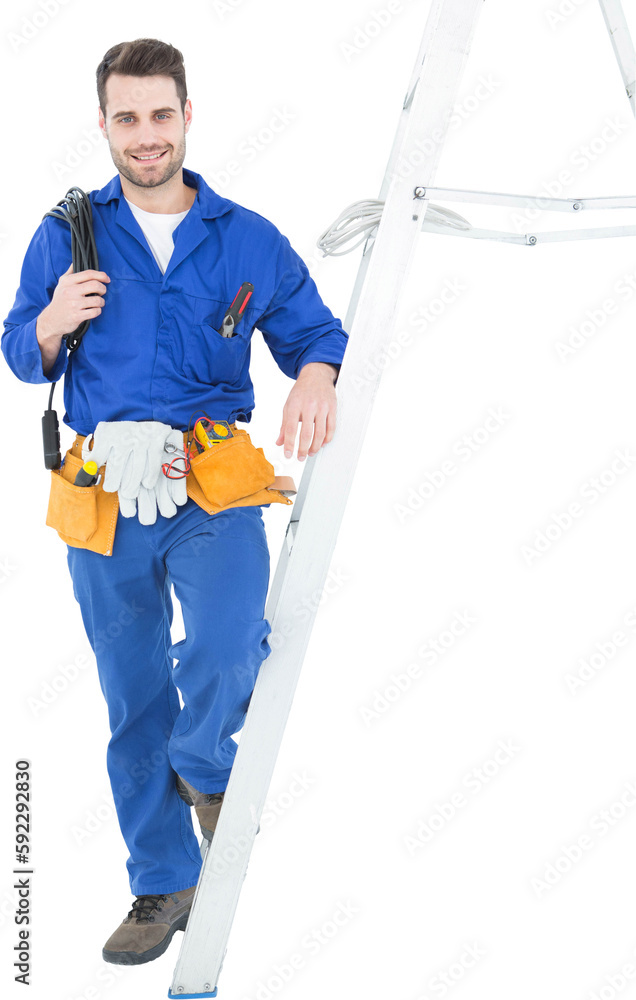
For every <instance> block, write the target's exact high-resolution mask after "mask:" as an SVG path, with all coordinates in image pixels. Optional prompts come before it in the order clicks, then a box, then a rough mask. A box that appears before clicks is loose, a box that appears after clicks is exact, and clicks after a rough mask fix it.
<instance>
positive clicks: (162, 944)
mask: <svg viewBox="0 0 636 1000" xmlns="http://www.w3.org/2000/svg"><path fill="white" fill-rule="evenodd" d="M189 916H190V910H188V911H187V913H183V914H182V915H181V916H180V917H179V918H178V919H177V920H175V922H174V923H173V924H171V925H170V928H169V930H168V932H167V934H166V936H165V938H164V939H163V940H162V941H159V943H158V944H156V945H155V946H154V948H149V949H148V951H141V952H138V951H106V949H105V948H102V958H103V959H104V961H105V962H110V963H111V965H143V964H144V963H145V962H152V961H153V959H155V958H159V956H160V955H163V953H164V951H166V950H167V948H168V945H169V944H170V942H171V941H172V938H173V937H174V934H175V932H176V931H184V930H185V929H186V925H187V923H188V917H189Z"/></svg>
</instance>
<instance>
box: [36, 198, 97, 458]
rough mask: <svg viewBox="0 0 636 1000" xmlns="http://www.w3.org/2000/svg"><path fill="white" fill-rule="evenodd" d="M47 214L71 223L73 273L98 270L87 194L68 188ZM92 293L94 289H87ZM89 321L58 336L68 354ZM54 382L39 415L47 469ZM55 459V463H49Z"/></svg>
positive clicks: (55, 454) (51, 453) (51, 454)
mask: <svg viewBox="0 0 636 1000" xmlns="http://www.w3.org/2000/svg"><path fill="white" fill-rule="evenodd" d="M47 215H50V216H52V218H54V219H61V220H62V221H63V222H68V224H69V226H70V227H71V257H72V260H73V274H77V273H78V272H79V271H87V270H94V271H98V270H99V262H98V259H97V247H96V245H95V234H94V232H93V210H92V207H91V202H90V198H89V197H88V195H87V194H86V193H85V192H84V191H82V189H81V188H78V187H72V188H70V189H69V190H68V191H67V192H66V194H65V196H64V197H63V198H62V200H61V201H58V203H57V205H55V207H54V208H52V209H51V210H50V211H49V212H45V213H44V215H43V216H42V220H44V219H46V217H47ZM91 294H92V295H96V294H97V293H96V292H91ZM89 325H90V320H89V319H87V320H84V322H83V323H80V325H79V326H78V327H77V329H76V330H74V331H73V332H72V333H65V334H63V336H62V340H65V341H66V346H67V347H68V350H69V354H72V353H73V352H74V351H76V350H77V348H78V347H79V345H80V344H81V342H82V337H83V336H84V334H85V333H86V331H87V329H88V327H89ZM56 385H57V382H53V384H52V386H51V393H50V395H49V406H48V410H47V411H46V412H45V414H44V418H43V425H42V426H43V434H44V463H45V465H46V468H47V469H50V468H59V465H60V462H61V456H60V453H59V430H58V427H59V425H58V422H57V414H56V413H54V412H53V409H52V404H53V393H54V391H55V386H56ZM56 436H57V451H55V439H56ZM52 462H57V464H51V463H52Z"/></svg>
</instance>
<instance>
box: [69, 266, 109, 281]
mask: <svg viewBox="0 0 636 1000" xmlns="http://www.w3.org/2000/svg"><path fill="white" fill-rule="evenodd" d="M72 267H73V265H72V264H71V266H70V268H69V269H68V271H67V272H66V273H67V274H70V273H71V270H72ZM72 277H73V278H75V279H76V280H77V281H100V282H104V281H110V278H109V277H108V275H107V274H106V272H105V271H93V270H92V269H91V268H87V269H86V271H78V272H77V274H73V275H72Z"/></svg>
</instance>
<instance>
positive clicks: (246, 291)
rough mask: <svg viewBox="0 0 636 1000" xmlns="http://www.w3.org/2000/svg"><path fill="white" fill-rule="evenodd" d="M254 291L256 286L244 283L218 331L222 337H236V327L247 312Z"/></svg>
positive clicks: (247, 282)
mask: <svg viewBox="0 0 636 1000" xmlns="http://www.w3.org/2000/svg"><path fill="white" fill-rule="evenodd" d="M253 291H254V285H252V284H251V283H250V282H249V281H244V282H243V284H242V285H241V287H240V288H239V290H238V292H237V293H236V295H235V296H234V301H233V302H232V305H231V306H230V308H229V309H228V311H227V312H226V314H225V316H224V318H223V323H222V324H221V328H220V330H219V331H218V332H219V333H220V334H221V336H222V337H234V336H235V333H234V327H235V326H236V325H237V323H238V322H239V320H240V319H241V317H242V316H243V313H244V312H245V307H246V305H247V303H248V302H249V300H250V296H251V294H252V292H253Z"/></svg>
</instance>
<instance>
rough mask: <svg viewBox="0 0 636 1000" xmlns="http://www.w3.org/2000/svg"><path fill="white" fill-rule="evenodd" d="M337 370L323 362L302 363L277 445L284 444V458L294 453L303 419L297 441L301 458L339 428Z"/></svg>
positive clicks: (289, 398)
mask: <svg viewBox="0 0 636 1000" xmlns="http://www.w3.org/2000/svg"><path fill="white" fill-rule="evenodd" d="M337 375H338V369H337V368H336V367H335V366H334V365H330V364H327V363H326V362H322V361H312V362H309V364H306V365H303V367H302V368H301V370H300V372H299V374H298V378H297V379H296V382H295V383H294V387H293V389H292V390H291V392H290V394H289V396H288V397H287V402H286V403H285V405H284V407H283V422H282V424H281V429H280V434H279V435H278V440H277V442H276V444H277V445H281V444H284V446H285V458H291V457H292V454H293V452H294V443H295V441H296V432H297V430H298V424H299V422H302V427H301V431H300V439H299V441H298V461H299V462H302V461H304V459H305V458H306V457H307V455H315V454H316V452H318V451H320V449H321V448H322V446H323V444H328V442H329V441H331V439H332V437H333V435H334V431H335V429H336V389H335V386H334V379H335V378H336V376H337Z"/></svg>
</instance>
